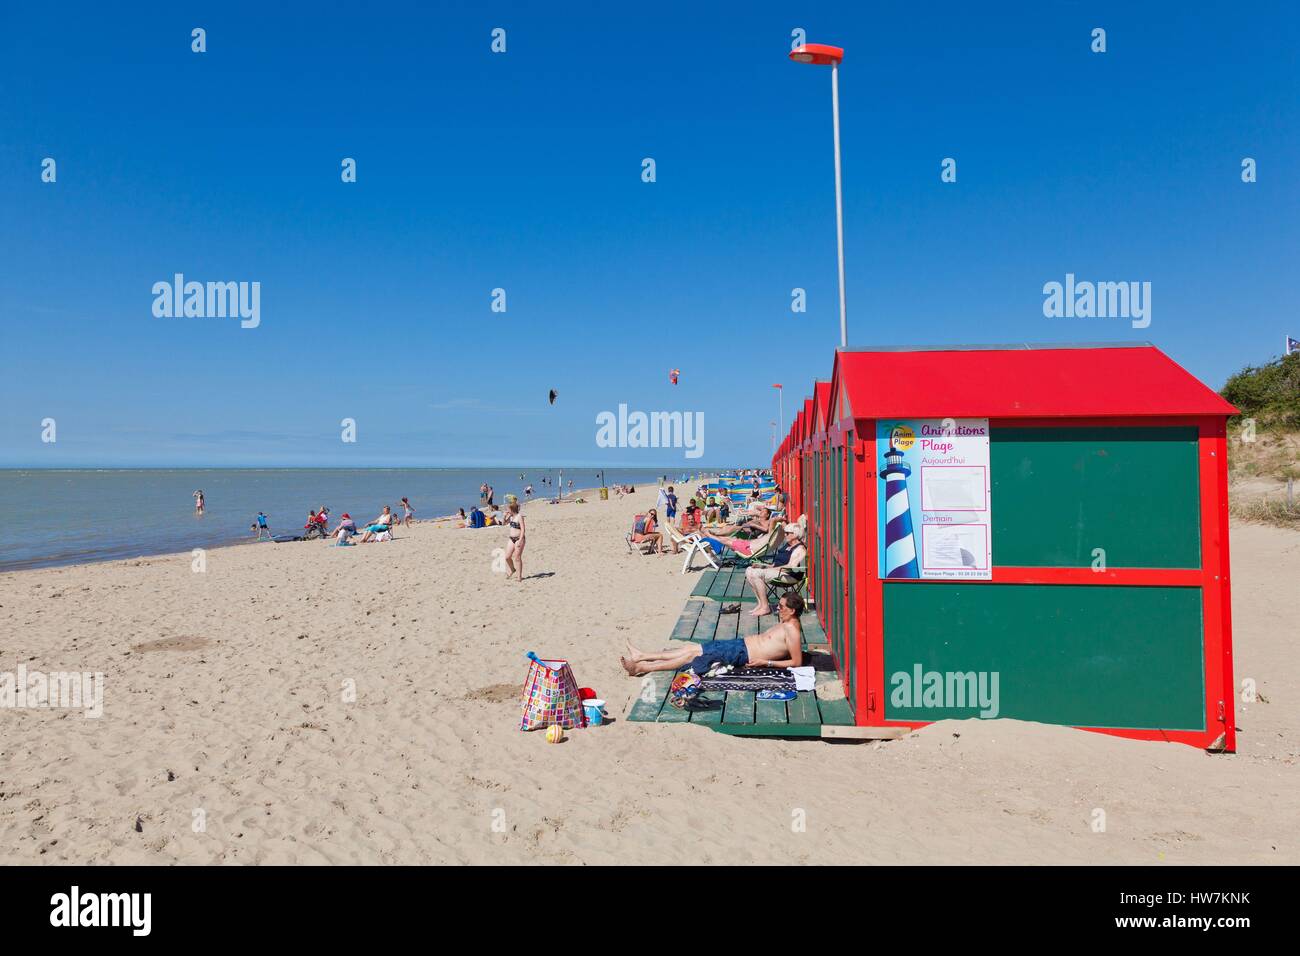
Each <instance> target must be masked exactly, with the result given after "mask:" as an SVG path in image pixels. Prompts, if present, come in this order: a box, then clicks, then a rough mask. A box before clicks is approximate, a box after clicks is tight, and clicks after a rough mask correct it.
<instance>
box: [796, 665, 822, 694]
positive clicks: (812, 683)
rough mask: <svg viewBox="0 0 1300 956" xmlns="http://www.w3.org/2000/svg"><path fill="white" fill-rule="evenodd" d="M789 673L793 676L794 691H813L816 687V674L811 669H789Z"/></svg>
mask: <svg viewBox="0 0 1300 956" xmlns="http://www.w3.org/2000/svg"><path fill="white" fill-rule="evenodd" d="M790 673H791V674H793V675H794V689H795V690H815V689H816V687H817V677H816V674H817V672H816V671H815V670H813V669H812V668H811V667H791V668H790Z"/></svg>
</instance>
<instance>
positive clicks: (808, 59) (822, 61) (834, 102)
mask: <svg viewBox="0 0 1300 956" xmlns="http://www.w3.org/2000/svg"><path fill="white" fill-rule="evenodd" d="M790 59H792V60H794V61H795V62H796V63H812V64H814V65H817V66H829V67H830V68H831V119H832V122H833V124H834V128H835V241H836V248H837V252H838V255H839V270H840V348H842V349H843V348H848V346H849V331H848V309H847V308H846V306H845V303H844V193H843V184H842V179H841V173H840V63H841V62H842V61H843V59H844V50H843V49H842V48H841V47H837V46H827V45H826V44H824V43H805V44H804V45H802V46H797V47H795V48H794V49H793V50H791V51H790Z"/></svg>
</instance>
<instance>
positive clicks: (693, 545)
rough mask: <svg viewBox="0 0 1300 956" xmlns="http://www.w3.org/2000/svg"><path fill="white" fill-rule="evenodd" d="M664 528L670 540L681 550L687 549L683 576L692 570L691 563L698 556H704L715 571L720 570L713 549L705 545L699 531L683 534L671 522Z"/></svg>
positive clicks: (683, 563)
mask: <svg viewBox="0 0 1300 956" xmlns="http://www.w3.org/2000/svg"><path fill="white" fill-rule="evenodd" d="M664 527H665V528H666V533H667V535H668V537H669V539H670V540H672V541H674V542H676V544H677V546H678V547H679V548H685V549H686V560H685V561H683V562H682V574H685V573H686V572H687V571H689V570H691V562H692V561H693V560H694V559H695V555H697V554H700V555H703V556H704V560H705V561H707V562H708V563H709V565H710V566H711V567H712V568H713V570H715V571H716V570H718V562H717V561H715V560H714V559H713V549H712V548H710V547H709V546H708V545H707V544H705V543H704V538H703V537H702V536H701V535H700V533H699V532H698V531H692V532H691V533H690V534H682V533H681V532H680V531H678V530H677V528H676V526H675V525H674V524H673V523H672V522H671V521H670V522H668V524H667V525H665V526H664Z"/></svg>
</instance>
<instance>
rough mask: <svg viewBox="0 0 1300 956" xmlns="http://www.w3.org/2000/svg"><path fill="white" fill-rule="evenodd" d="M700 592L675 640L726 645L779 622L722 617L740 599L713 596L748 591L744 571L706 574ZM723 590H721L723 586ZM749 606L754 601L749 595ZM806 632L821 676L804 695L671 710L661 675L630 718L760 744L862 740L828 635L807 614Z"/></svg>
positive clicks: (740, 697) (717, 695)
mask: <svg viewBox="0 0 1300 956" xmlns="http://www.w3.org/2000/svg"><path fill="white" fill-rule="evenodd" d="M704 575H708V576H709V577H708V578H704V577H702V578H701V580H700V582H699V584H698V585H697V590H699V589H700V587H701V586H703V588H704V592H705V593H704V594H700V595H695V594H693V595H692V596H691V598H690V599H689V600H687V602H686V607H685V608H683V609H682V614H681V617H680V618H678V620H677V625H676V627H674V628H673V632H672V635H671V637H672V639H673V640H678V641H699V642H701V643H704V642H707V641H715V640H717V641H723V640H730V639H732V638H735V637H746V636H748V635H750V634H757V633H759V631H761V630H766V629H767V628H769V627H771V626H772V625H773V624H775V623H776V615H774V614H772V615H764V616H763V617H762V618H756V617H754V615H752V614H750V613H749V608H747V607H744V608H741V611H740V613H739V614H723V613H721V611H722V602H723V601H724V600H725V601H738V600H739V598H738V597H737V596H730V597H721V596H719V597H714V596H713V595H712V594H710V593H708V592H710V591H711V590H713V589H714V587H719V588H720V589H721V591H722V592H723V593H724V594H726V593H729V591H730V588H731V587H732V584H731V582H732V581H734V580H735V578H736V577H737V576H739V581H740V586H742V587H743V586H744V582H745V571H744V569H743V568H737V569H734V571H733V569H731V568H723V569H722V570H721V571H713V570H711V569H710V570H707V571H705V572H704ZM719 581H721V582H722V584H721V585H719V584H718V582H719ZM750 600H751V601H752V600H753V597H752V596H751V598H750ZM800 623H801V624H802V626H803V635H804V653H805V655H806V656H807V658H808V663H809V664H810V665H812V666H813V667H814V668H815V669H816V671H817V687H816V690H813V691H803V692H801V693H800V694H799V696H798V697H796V698H795V699H794V700H790V701H784V700H757V699H756V698H755V695H754V692H753V691H735V690H733V691H705V692H704V693H702V694H700V696H699V697H698V698H697V700H696V702H695V705H694V707H693V708H692V709H690V710H681V709H678V708H676V707H674V706H672V705H671V704H669V703H668V688H669V687H670V685H671V684H672V680H673V676H674V675H673V673H671V672H669V671H661V672H658V673H654V674H647V675H646V676H645V677H644V678H642V680H643V681H644V684H643V685H642V691H641V693H640V695H638V697H637V698H636V700H635V702H634V703H633V705H632V707H631V709H630V710H629V711H628V715H627V719H628V720H635V721H644V722H654V723H687V722H689V723H692V724H703V725H705V726H706V727H709V728H711V729H713V730H716V731H719V732H721V733H724V734H738V735H745V736H756V737H842V736H859V735H858V734H857V733H856V731H857V730H859V729H864V730H865V729H866V728H855V727H854V726H853V711H852V709H851V708H850V707H849V702H848V700H846V699H845V697H844V689H843V688H844V685H843V684H842V683H841V681H840V677H839V674H838V673H836V671H835V668H834V665H833V663H832V661H831V655H830V647H829V645H828V644H827V641H826V633H825V632H824V631H823V630H822V627H821V624H820V623H819V622H818V620H817V615H816V614H814V613H812V612H811V611H809V612H806V613H805V614H804V616H803V619H802V620H801V622H800Z"/></svg>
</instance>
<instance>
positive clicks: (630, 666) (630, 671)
mask: <svg viewBox="0 0 1300 956" xmlns="http://www.w3.org/2000/svg"><path fill="white" fill-rule="evenodd" d="M618 662H619V663H620V664H622V665H623V670H625V671H627V676H628V677H640V676H641V675H640V673H639V672H638V671H637V665H636V664H635V663H634V662H632V661H629V660H628V659H627V658H626V657H620V658H619V659H618Z"/></svg>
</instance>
